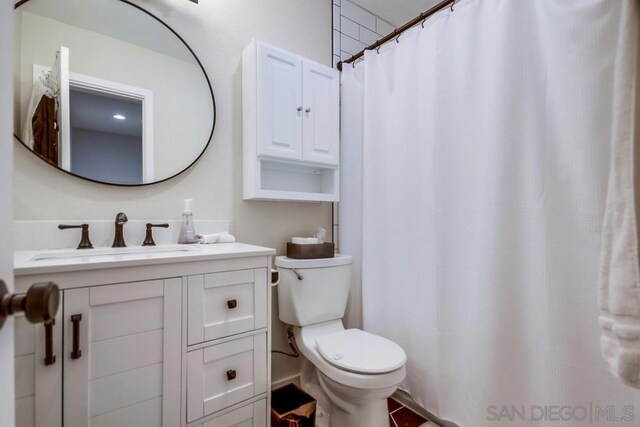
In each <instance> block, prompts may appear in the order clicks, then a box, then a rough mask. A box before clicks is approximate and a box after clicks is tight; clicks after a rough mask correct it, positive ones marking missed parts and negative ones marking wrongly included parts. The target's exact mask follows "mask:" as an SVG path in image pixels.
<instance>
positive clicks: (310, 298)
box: [275, 255, 407, 427]
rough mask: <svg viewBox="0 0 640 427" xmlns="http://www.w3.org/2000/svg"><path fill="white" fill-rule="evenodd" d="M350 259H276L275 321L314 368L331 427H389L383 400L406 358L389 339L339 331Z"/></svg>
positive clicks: (395, 384) (395, 386)
mask: <svg viewBox="0 0 640 427" xmlns="http://www.w3.org/2000/svg"><path fill="white" fill-rule="evenodd" d="M352 260H353V257H351V256H349V255H336V256H335V258H322V259H293V258H287V257H283V256H279V257H276V262H275V263H276V267H277V268H278V271H279V272H280V283H279V284H278V305H279V317H280V320H282V321H283V322H284V323H287V324H289V325H292V326H293V333H294V337H295V340H296V344H297V346H298V348H299V350H300V352H301V353H302V355H303V356H304V357H305V358H306V359H307V360H308V361H309V362H310V363H311V364H313V366H314V368H315V371H316V374H317V380H318V382H319V384H320V387H321V389H322V391H323V392H324V394H325V395H326V398H327V400H328V401H329V402H330V406H331V408H330V411H329V413H330V422H331V427H389V415H388V409H387V398H388V397H389V396H391V395H392V394H393V393H394V392H395V391H396V390H397V389H398V386H399V385H400V382H401V381H402V380H403V379H404V377H405V375H406V368H405V365H406V361H407V356H406V353H405V352H404V350H403V349H402V348H401V347H400V346H399V345H398V344H396V343H394V342H393V341H390V340H388V339H386V338H383V337H380V336H377V335H374V334H371V333H369V332H365V331H362V330H360V329H345V328H344V326H343V324H342V317H343V316H344V313H345V309H346V306H347V298H348V296H349V287H350V280H351V264H352Z"/></svg>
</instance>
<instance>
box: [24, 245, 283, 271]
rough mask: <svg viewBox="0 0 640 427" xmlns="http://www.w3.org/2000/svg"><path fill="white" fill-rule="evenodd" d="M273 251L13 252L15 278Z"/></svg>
mask: <svg viewBox="0 0 640 427" xmlns="http://www.w3.org/2000/svg"><path fill="white" fill-rule="evenodd" d="M76 254H77V256H76ZM275 254H276V251H275V249H272V248H266V247H262V246H254V245H247V244H244V243H214V244H211V245H200V244H195V245H158V246H153V247H146V248H144V249H142V248H141V247H139V246H137V247H136V246H131V247H127V248H116V249H112V248H109V247H102V248H94V249H52V250H32V251H15V252H14V264H13V266H14V275H15V276H25V275H30V274H43V273H56V272H70V271H85V270H97V269H105V268H117V267H133V266H142V265H154V264H170V263H181V262H194V261H210V260H217V259H228V258H240V257H252V256H269V255H275Z"/></svg>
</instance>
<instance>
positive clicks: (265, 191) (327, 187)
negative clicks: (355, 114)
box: [242, 42, 340, 201]
mask: <svg viewBox="0 0 640 427" xmlns="http://www.w3.org/2000/svg"><path fill="white" fill-rule="evenodd" d="M242 67H243V68H242V82H243V83H242V100H243V103H242V108H243V140H244V144H243V147H244V198H245V199H259V200H260V199H261V200H299V201H337V200H338V198H339V194H338V187H339V183H338V178H339V177H338V166H339V163H340V156H339V152H340V144H339V140H340V132H339V126H340V111H339V110H340V93H339V87H340V86H339V73H338V71H337V70H335V69H333V68H331V67H327V66H325V65H322V64H318V63H316V62H313V61H310V60H308V59H305V58H303V57H300V56H298V55H295V54H292V53H289V52H286V51H284V50H281V49H278V48H275V47H273V46H269V45H266V44H264V43H257V42H253V43H251V45H249V46H248V47H247V48H246V49H245V50H244V52H243V65H242Z"/></svg>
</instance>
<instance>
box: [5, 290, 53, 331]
mask: <svg viewBox="0 0 640 427" xmlns="http://www.w3.org/2000/svg"><path fill="white" fill-rule="evenodd" d="M59 304H60V289H59V288H58V285H56V284H55V283H52V282H45V283H36V284H34V285H32V286H31V287H30V288H29V290H28V291H27V293H26V294H10V293H9V290H8V289H7V286H6V284H5V283H4V282H3V281H2V280H0V327H2V325H3V324H4V321H5V319H6V318H7V316H10V315H13V314H15V313H20V312H24V314H25V317H26V318H27V320H28V321H29V322H31V323H41V322H49V321H51V320H53V319H54V318H55V316H56V313H57V312H58V306H59Z"/></svg>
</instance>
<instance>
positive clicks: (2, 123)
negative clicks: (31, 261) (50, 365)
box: [0, 2, 15, 427]
mask: <svg viewBox="0 0 640 427" xmlns="http://www.w3.org/2000/svg"><path fill="white" fill-rule="evenodd" d="M11 13H12V12H11V2H0V64H2V66H1V67H0V93H1V94H3V95H4V96H2V98H1V99H0V227H2V230H3V231H2V233H0V235H1V236H2V246H0V279H2V280H4V281H5V282H7V284H8V285H9V290H13V257H12V256H11V249H10V248H12V247H13V236H12V233H10V232H9V233H7V229H8V227H9V226H10V224H11V222H12V219H13V210H12V207H11V205H12V200H11V197H10V195H11V180H12V178H13V177H12V176H11V158H12V152H13V145H12V144H11V134H12V131H13V126H12V124H13V123H12V120H11V117H12V115H13V111H12V103H11V99H9V98H8V97H7V96H6V95H7V94H9V93H11V84H12V77H11V72H12V69H13V68H12V67H11V63H12V61H13V54H12V48H13V45H12V41H13V25H12V21H11ZM12 331H13V320H12V319H9V320H7V323H5V325H4V327H3V328H2V329H1V330H0V378H2V380H3V381H2V382H3V384H2V388H1V389H0V414H2V425H6V426H9V427H11V426H13V425H14V423H15V420H14V418H15V415H14V410H13V402H14V378H13V334H12V333H11V332H12Z"/></svg>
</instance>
